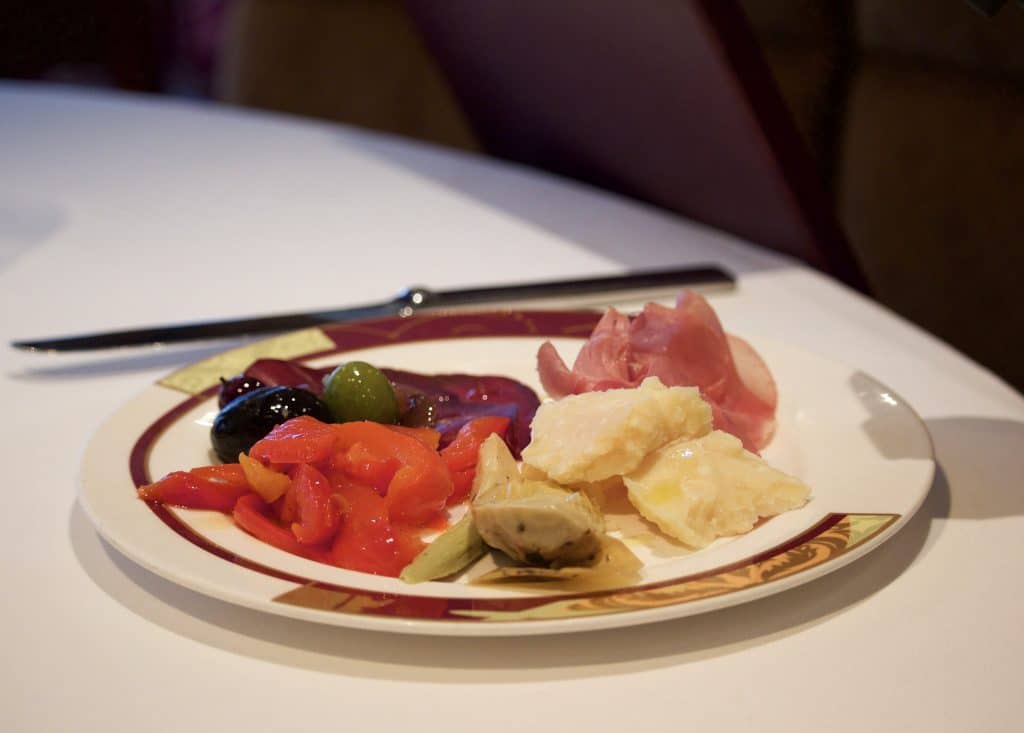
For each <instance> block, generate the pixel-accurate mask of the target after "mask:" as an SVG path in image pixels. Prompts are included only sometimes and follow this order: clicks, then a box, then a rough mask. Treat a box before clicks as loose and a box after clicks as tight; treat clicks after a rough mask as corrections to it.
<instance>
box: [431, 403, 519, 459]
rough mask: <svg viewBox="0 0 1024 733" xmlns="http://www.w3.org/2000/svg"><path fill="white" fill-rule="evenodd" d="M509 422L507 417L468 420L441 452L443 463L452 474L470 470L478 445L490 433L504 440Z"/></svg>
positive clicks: (478, 448)
mask: <svg viewBox="0 0 1024 733" xmlns="http://www.w3.org/2000/svg"><path fill="white" fill-rule="evenodd" d="M511 422H512V421H511V420H509V419H508V418H507V417H498V416H488V417H478V418H476V419H474V420H470V421H469V422H468V423H466V424H465V425H463V426H462V427H461V428H460V429H459V432H458V433H457V434H456V436H455V440H453V441H452V442H451V443H450V444H449V445H448V447H446V448H445V449H444V450H442V451H441V457H442V458H444V462H445V463H446V464H447V465H448V468H450V469H451V470H452V472H455V471H464V470H466V469H467V468H472V467H474V466H476V457H477V453H478V452H479V451H480V444H481V443H483V442H484V440H486V439H487V437H488V436H489V435H491V433H497V434H498V435H499V436H500V437H501V439H502V440H504V439H505V435H506V434H507V433H508V426H509V425H510V424H511Z"/></svg>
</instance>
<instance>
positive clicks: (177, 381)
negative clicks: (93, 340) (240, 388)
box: [157, 328, 335, 395]
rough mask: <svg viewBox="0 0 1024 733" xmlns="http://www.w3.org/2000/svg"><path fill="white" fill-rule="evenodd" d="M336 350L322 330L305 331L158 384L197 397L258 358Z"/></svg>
mask: <svg viewBox="0 0 1024 733" xmlns="http://www.w3.org/2000/svg"><path fill="white" fill-rule="evenodd" d="M333 348H335V346H334V341H332V340H331V338H330V337H329V336H328V335H327V334H326V333H324V332H323V331H322V330H321V329H320V328H305V329H303V330H301V331H293V332H291V333H286V334H284V335H283V336H275V337H273V338H269V339H263V340H262V341H258V342H256V343H253V344H246V345H245V346H239V347H238V348H237V349H231V350H230V351H225V352H224V353H222V354H217V355H216V356H211V357H210V358H209V359H204V360H203V361H198V362H196V363H195V364H191V365H189V366H187V367H185V368H184V369H179V370H178V371H176V372H174V373H173V374H170V375H168V376H166V377H164V378H163V379H161V380H160V381H159V382H157V384H159V385H161V386H163V387H170V388H171V389H176V390H178V391H179V392H184V393H185V394H190V395H197V394H200V393H202V392H205V391H206V390H208V389H209V388H210V387H213V386H214V385H216V384H217V382H218V381H219V380H220V378H221V377H222V376H225V375H231V374H238V373H239V372H241V371H242V370H244V369H245V368H246V367H248V366H249V365H250V364H252V363H253V362H254V361H256V360H257V359H294V358H296V357H299V356H304V355H306V354H313V353H316V352H318V351H326V350H328V349H333Z"/></svg>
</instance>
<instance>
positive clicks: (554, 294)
mask: <svg viewBox="0 0 1024 733" xmlns="http://www.w3.org/2000/svg"><path fill="white" fill-rule="evenodd" d="M734 283H735V278H734V277H733V275H732V274H731V273H729V272H726V271H725V270H723V269H722V268H720V267H717V266H714V265H701V266H696V267H685V268H676V269H669V270H642V271H636V272H631V273H627V274H625V275H612V276H610V277H593V278H584V279H576V280H552V281H545V282H536V283H525V284H520V283H517V284H508V285H494V286H487V287H480V288H462V289H458V290H439V291H432V290H429V289H427V288H423V287H418V286H416V287H409V288H406V289H404V290H402V291H401V292H400V293H398V295H396V296H395V297H394V298H392V299H391V300H389V301H386V302H384V303H375V304H370V305H357V306H349V307H345V308H335V309H332V310H323V311H313V312H310V313H292V314H284V315H272V316H253V317H251V318H239V319H234V320H226V321H207V322H200V323H183V324H174V325H164V326H150V327H143V328H134V329H130V330H126V331H108V332H103V333H89V334H81V335H75V336H60V337H56V338H48V339H38V340H33V341H13V342H11V346H13V347H14V348H17V349H23V350H26V351H60V352H64V351H92V350H98V349H110V348H116V347H122V346H140V345H147V344H149V345H152V344H169V343H180V342H183V341H201V340H206V339H217V338H229V337H237V336H253V335H259V334H268V333H277V332H281V331H292V330H296V329H300V328H309V327H311V326H322V325H325V324H328V323H337V322H341V321H354V320H359V319H365V318H380V317H386V316H396V315H397V316H403V317H405V316H411V315H413V314H414V313H416V312H418V311H421V310H425V309H444V308H465V307H466V306H472V305H481V304H485V303H492V304H497V303H503V302H505V301H523V300H542V299H544V300H546V299H555V298H567V297H577V296H586V295H596V294H604V293H607V294H609V295H611V294H613V293H617V292H619V293H621V292H627V291H649V290H653V289H657V288H667V287H684V286H694V285H733V284H734Z"/></svg>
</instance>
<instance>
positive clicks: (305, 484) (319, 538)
mask: <svg viewBox="0 0 1024 733" xmlns="http://www.w3.org/2000/svg"><path fill="white" fill-rule="evenodd" d="M290 491H292V492H293V493H294V494H295V503H296V505H297V507H298V511H299V521H297V522H293V523H292V532H293V533H294V534H295V539H297V540H298V541H299V542H301V543H302V544H303V545H320V544H323V543H325V542H328V541H329V540H332V539H334V535H335V534H337V532H338V527H339V526H340V524H341V513H340V512H339V511H338V505H337V504H335V502H334V500H333V499H332V498H331V495H332V494H333V493H334V489H333V488H332V487H331V484H330V482H329V481H328V480H327V479H326V478H325V477H324V475H323V474H322V473H320V472H319V471H317V470H316V469H315V468H313V467H312V466H307V465H306V464H304V463H303V464H300V465H299V466H298V468H296V469H295V472H294V474H293V476H292V486H291V489H290Z"/></svg>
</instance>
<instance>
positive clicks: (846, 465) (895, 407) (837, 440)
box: [80, 312, 935, 635]
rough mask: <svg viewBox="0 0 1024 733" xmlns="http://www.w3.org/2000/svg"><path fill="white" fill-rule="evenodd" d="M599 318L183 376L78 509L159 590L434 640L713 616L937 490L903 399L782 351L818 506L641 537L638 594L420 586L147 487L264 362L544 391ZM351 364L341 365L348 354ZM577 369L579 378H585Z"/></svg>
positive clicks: (849, 547) (320, 339)
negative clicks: (335, 562) (226, 389)
mask: <svg viewBox="0 0 1024 733" xmlns="http://www.w3.org/2000/svg"><path fill="white" fill-rule="evenodd" d="M596 318H597V316H596V315H595V314H594V313H589V312H587V313H582V312H513V313H492V314H459V315H448V316H437V317H417V318H412V319H405V320H400V319H389V320H382V321H376V322H372V323H369V322H367V323H360V324H347V325H340V326H333V327H330V328H325V329H309V330H307V331H302V332H297V333H294V334H289V335H287V336H283V337H279V338H275V339H271V340H268V341H265V342H261V343H259V344H255V345H252V346H248V347H244V348H242V349H236V350H234V351H231V352H227V353H225V354H222V355H220V356H219V357H215V358H214V359H210V360H207V361H205V362H201V363H199V364H196V365H193V366H191V367H189V368H187V369H184V370H182V371H180V372H177V373H175V374H173V375H170V376H169V377H168V378H166V379H164V380H161V382H160V383H159V384H157V385H155V386H154V387H152V388H150V389H149V390H148V391H146V392H144V393H143V394H141V395H139V396H138V397H137V398H135V399H134V400H132V401H131V402H129V403H128V404H127V405H125V406H124V407H123V408H122V409H121V410H120V411H119V412H117V413H116V414H115V415H114V416H113V417H112V418H111V419H110V420H109V421H108V422H107V423H106V424H105V425H104V426H103V427H102V428H101V429H100V430H99V431H98V432H97V434H96V435H95V437H94V438H93V440H92V441H91V442H90V444H89V446H88V448H87V450H86V454H85V458H84V462H83V467H82V474H81V482H82V485H81V494H80V499H81V502H82V504H83V506H84V507H85V509H86V511H87V513H88V514H89V516H90V517H91V518H92V520H93V522H94V523H95V525H96V527H97V528H98V529H99V531H100V533H101V534H102V535H103V536H104V537H105V538H106V539H107V540H108V541H109V542H110V543H111V544H113V545H114V546H115V547H116V548H117V549H118V550H120V551H121V552H122V553H124V554H125V555H127V556H128V557H129V558H131V559H133V560H134V561H136V562H138V563H140V564H141V565H143V566H144V567H146V568H148V569H149V570H151V571H153V572H154V573H157V574H158V575H161V576H163V577H164V578H167V579H168V580H171V581H173V582H175V583H179V584H181V585H183V586H186V587H188V588H191V589H193V590H196V591H198V592H200V593H205V594H208V595H210V596H214V597H216V598H219V599H222V600H225V601H229V602H232V603H237V604H240V605H243V606H248V607H250V608H255V609H260V610H263V611H267V612H270V613H275V614H280V615H284V616H290V617H295V618H300V619H306V620H311V621H318V622H321V623H326V624H337V625H341V626H350V627H356V628H362V629H376V630H388V631H399V632H409V633H424V634H454V635H513V634H542V633H561V632H568V631H584V630H591V629H602V628H610V627H615V626H623V625H631V624H638V623H645V622H651V621H659V620H663V619H669V618H675V617H680V616H687V615H690V614H696V613H703V612H706V611H711V610H715V609H719V608H723V607H726V606H731V605H734V604H738V603H744V602H747V601H750V600H753V599H756V598H760V597H763V596H766V595H770V594H772V593H777V592H780V591H783V590H786V589H787V588H792V587H794V586H796V585H800V584H802V583H806V582H808V581H810V580H813V579H815V578H818V577H821V576H822V575H825V574H826V573H829V572H831V571H833V570H835V569H837V568H839V567H842V566H843V565H845V564H847V563H849V562H851V561H853V560H855V559H857V558H858V557H861V556H863V555H864V554H865V553H867V552H870V551H871V550H873V549H875V548H876V547H878V546H879V545H880V544H881V543H882V542H883V541H884V540H885V539H886V538H888V537H890V536H892V535H893V534H894V533H895V532H897V531H898V530H899V529H900V528H901V527H902V526H903V525H904V524H906V522H907V521H908V520H909V519H910V518H911V516H912V515H913V514H914V512H915V511H916V510H917V509H918V507H919V506H920V505H921V503H922V502H923V501H924V498H925V496H926V495H927V493H928V490H929V488H930V486H931V483H932V477H933V473H934V465H935V464H934V461H933V454H932V447H931V441H930V438H929V436H928V433H927V430H926V429H925V427H924V425H923V423H922V422H921V420H920V419H919V418H918V416H917V415H916V414H915V413H914V411H913V410H912V409H911V408H910V407H909V406H908V405H906V404H905V403H904V402H903V401H902V399H900V398H899V397H898V396H897V395H895V394H893V393H892V392H891V391H890V390H889V389H887V388H886V387H885V386H884V385H883V384H881V383H879V382H877V381H875V380H874V379H872V378H871V377H869V376H867V375H865V374H863V373H861V372H858V371H857V370H856V369H853V368H850V367H846V366H843V365H840V364H836V363H834V362H831V361H828V360H825V359H823V358H821V357H818V356H815V355H813V354H810V353H808V352H805V351H802V350H799V349H795V348H792V347H789V346H786V345H784V344H779V343H772V342H765V341H761V340H758V339H756V338H752V339H749V340H750V341H751V343H752V344H753V345H754V346H755V347H756V348H757V349H758V350H759V351H760V352H761V354H762V356H763V357H764V358H765V360H766V362H767V363H768V364H769V366H770V368H771V370H772V372H773V374H774V375H775V377H776V381H777V383H778V388H779V395H780V404H779V415H778V417H779V421H778V430H777V433H776V437H775V439H774V441H773V442H772V444H771V445H770V446H769V447H768V449H767V450H766V451H765V454H764V456H765V458H766V459H767V460H768V461H769V462H770V463H772V464H773V465H775V466H777V467H778V468H781V469H783V470H785V471H788V472H790V473H792V474H795V475H796V476H799V477H800V478H801V479H803V480H804V481H805V482H806V483H807V484H808V485H809V486H810V487H811V489H812V498H811V500H810V502H809V503H808V504H807V505H806V506H805V507H803V508H802V509H799V510H797V511H792V512H788V513H786V514H783V515H781V516H779V517H775V518H773V519H771V520H770V521H767V522H764V523H762V524H760V525H759V526H757V527H756V528H755V529H754V530H752V531H751V532H749V533H748V534H746V535H743V536H740V537H733V538H727V539H721V540H718V541H717V542H715V543H714V544H712V545H711V546H710V547H708V548H705V549H704V550H701V551H699V552H688V551H686V550H685V549H683V548H681V547H678V546H673V545H671V544H670V543H667V542H651V541H649V539H650V538H649V537H648V538H646V539H645V538H643V537H637V538H635V539H632V540H628V542H627V543H628V544H630V547H631V548H632V549H633V550H634V552H636V554H637V555H638V556H639V557H640V558H641V559H642V560H643V561H644V570H643V574H642V576H643V577H642V579H641V580H640V581H639V582H637V583H636V584H635V585H633V586H630V587H628V588H618V589H614V590H608V591H599V592H589V593H577V594H566V593H565V591H561V592H558V591H524V590H511V589H508V588H500V587H494V586H480V585H470V584H467V583H465V582H460V581H455V582H433V583H424V584H420V585H415V586H411V585H407V584H404V583H402V582H401V581H399V580H397V579H393V578H383V577H377V576H373V575H367V574H364V573H359V572H354V571H348V570H343V569H340V568H335V567H331V566H327V565H323V564H320V563H316V562H313V561H310V560H306V559H303V558H300V557H297V556H294V555H290V554H288V553H285V552H283V551H280V550H277V549H276V548H273V547H271V546H268V545H265V544H263V543H261V542H259V541H258V540H255V539H254V538H252V537H251V536H249V535H248V534H246V533H245V532H243V531H241V530H240V529H238V528H237V527H235V526H234V524H233V523H232V521H231V519H230V518H229V517H227V516H225V515H222V514H219V513H216V512H205V511H195V510H180V509H160V510H156V511H154V509H153V508H152V507H151V506H150V505H147V504H146V503H144V502H142V501H140V500H139V499H137V498H136V495H135V489H136V486H137V485H141V484H142V483H145V482H147V481H150V480H152V479H154V478H158V477H160V476H162V475H164V474H165V473H167V472H169V471H172V470H180V469H186V468H190V467H193V466H198V465H204V464H208V463H210V462H211V453H210V448H209V439H208V435H209V425H210V423H211V421H212V418H213V415H215V414H216V396H215V394H214V390H215V388H214V386H213V385H214V384H215V383H216V379H217V377H218V376H220V375H225V376H228V375H231V374H234V373H237V372H238V371H241V370H242V369H243V368H244V367H245V366H247V365H248V364H249V363H250V362H251V361H252V360H254V359H255V358H258V357H261V356H274V357H280V358H302V359H303V360H305V361H307V362H308V363H311V364H315V365H325V364H330V363H334V362H338V361H343V360H349V359H353V358H359V359H363V360H366V361H369V362H371V363H375V364H378V365H380V366H388V367H393V368H399V369H408V370H413V371H420V372H428V373H430V372H434V373H443V372H466V373H478V374H485V373H490V374H502V375H507V376H510V377H513V378H515V379H518V380H520V381H522V382H524V383H526V384H529V385H530V386H532V387H534V388H535V389H537V390H538V393H540V385H539V384H538V382H537V379H536V373H535V369H534V363H535V354H536V350H537V347H538V346H539V344H540V342H541V341H542V340H543V339H544V338H551V339H552V340H553V341H554V342H555V345H556V346H557V347H558V349H559V351H560V352H561V353H562V354H563V355H565V356H566V357H567V360H568V357H572V356H574V354H575V351H576V350H578V348H579V346H580V345H581V344H582V337H583V336H585V335H586V334H588V333H589V331H590V329H591V328H592V327H593V325H594V323H595V321H596ZM342 352H344V356H343V357H341V356H339V354H340V353H342ZM570 363H571V362H570Z"/></svg>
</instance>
